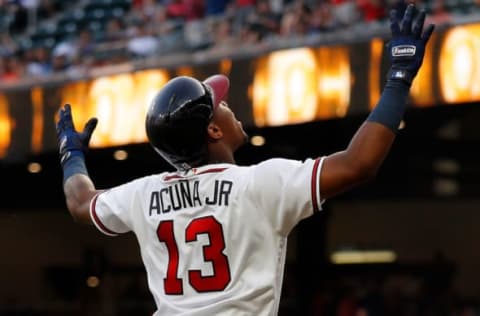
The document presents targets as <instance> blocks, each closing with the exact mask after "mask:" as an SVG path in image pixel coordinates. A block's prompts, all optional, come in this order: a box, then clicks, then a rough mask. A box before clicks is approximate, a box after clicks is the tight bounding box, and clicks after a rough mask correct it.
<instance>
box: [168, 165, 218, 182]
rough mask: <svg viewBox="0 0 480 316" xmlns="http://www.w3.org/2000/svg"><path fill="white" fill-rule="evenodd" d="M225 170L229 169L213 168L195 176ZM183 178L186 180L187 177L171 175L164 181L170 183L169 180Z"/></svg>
mask: <svg viewBox="0 0 480 316" xmlns="http://www.w3.org/2000/svg"><path fill="white" fill-rule="evenodd" d="M225 169H227V168H211V169H207V170H203V171H200V172H199V173H196V174H195V175H199V174H205V173H215V172H222V171H224V170H225ZM183 178H185V177H183V176H181V175H178V174H174V175H171V176H166V177H165V178H163V180H164V181H169V180H175V179H183Z"/></svg>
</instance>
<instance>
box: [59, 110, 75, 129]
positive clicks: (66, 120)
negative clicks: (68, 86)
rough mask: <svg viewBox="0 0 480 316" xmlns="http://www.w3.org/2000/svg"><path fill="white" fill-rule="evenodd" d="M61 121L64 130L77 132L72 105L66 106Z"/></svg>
mask: <svg viewBox="0 0 480 316" xmlns="http://www.w3.org/2000/svg"><path fill="white" fill-rule="evenodd" d="M60 120H61V121H62V122H63V128H64V129H67V128H71V129H73V130H75V125H74V124H73V118H72V108H71V106H70V104H65V106H64V110H63V112H62V116H60Z"/></svg>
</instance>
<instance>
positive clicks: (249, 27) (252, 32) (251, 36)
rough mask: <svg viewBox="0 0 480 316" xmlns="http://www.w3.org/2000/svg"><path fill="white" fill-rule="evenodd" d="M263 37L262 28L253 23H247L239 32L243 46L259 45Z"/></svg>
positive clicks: (263, 31)
mask: <svg viewBox="0 0 480 316" xmlns="http://www.w3.org/2000/svg"><path fill="white" fill-rule="evenodd" d="M264 37H265V30H264V28H263V26H261V25H259V24H255V23H247V24H245V25H244V26H243V28H242V30H241V32H240V40H241V42H242V45H245V46H252V45H255V46H258V45H261V44H262V42H263V40H264Z"/></svg>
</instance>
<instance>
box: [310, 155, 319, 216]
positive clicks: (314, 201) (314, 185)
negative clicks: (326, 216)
mask: <svg viewBox="0 0 480 316" xmlns="http://www.w3.org/2000/svg"><path fill="white" fill-rule="evenodd" d="M319 164H320V158H318V159H316V160H315V163H314V164H313V171H312V204H313V211H314V212H319V211H320V210H319V209H318V201H317V190H318V182H319V179H317V173H318V165H319Z"/></svg>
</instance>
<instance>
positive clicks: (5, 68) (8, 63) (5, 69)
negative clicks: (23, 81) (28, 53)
mask: <svg viewBox="0 0 480 316" xmlns="http://www.w3.org/2000/svg"><path fill="white" fill-rule="evenodd" d="M21 77H23V66H22V63H21V62H20V60H19V58H18V56H15V55H12V56H8V57H6V58H3V59H2V63H1V64H0V82H4V83H12V82H16V81H18V80H20V78H21Z"/></svg>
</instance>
